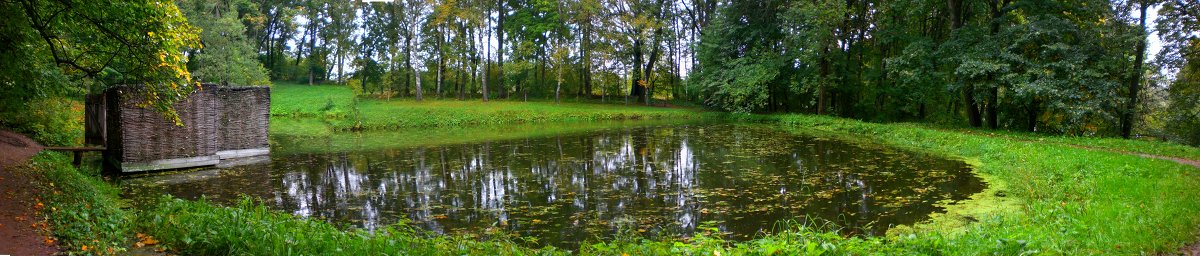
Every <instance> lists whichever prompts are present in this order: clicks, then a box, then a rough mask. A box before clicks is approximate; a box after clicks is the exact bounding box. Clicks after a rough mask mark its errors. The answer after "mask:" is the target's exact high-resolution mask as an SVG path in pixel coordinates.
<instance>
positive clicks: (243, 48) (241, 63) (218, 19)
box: [177, 0, 271, 86]
mask: <svg viewBox="0 0 1200 256" xmlns="http://www.w3.org/2000/svg"><path fill="white" fill-rule="evenodd" d="M177 4H178V5H179V6H180V8H181V9H182V10H183V14H184V16H186V17H187V18H188V22H189V23H191V24H192V25H193V26H196V27H198V28H200V29H201V32H200V43H202V44H203V45H204V47H203V48H201V49H194V50H193V51H194V52H196V54H194V55H192V56H193V59H191V61H190V62H189V63H188V69H189V70H191V71H192V73H194V76H195V77H196V79H197V80H200V81H203V82H211V83H217V84H221V85H243V86H259V85H270V84H271V82H270V80H269V79H268V78H267V70H266V68H263V65H262V63H259V62H258V60H257V59H256V58H255V57H256V56H257V55H258V54H257V53H256V52H255V50H254V48H251V45H250V42H249V40H248V39H247V38H246V36H245V32H246V28H245V26H243V25H242V22H241V21H240V20H239V19H238V12H237V10H235V9H234V8H236V7H238V6H249V5H253V3H251V2H250V1H247V0H184V1H179V2H178V3H177Z"/></svg>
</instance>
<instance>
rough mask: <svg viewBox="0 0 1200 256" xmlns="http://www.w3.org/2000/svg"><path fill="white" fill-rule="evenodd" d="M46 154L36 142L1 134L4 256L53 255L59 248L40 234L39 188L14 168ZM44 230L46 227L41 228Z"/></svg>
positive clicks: (0, 235) (0, 229) (0, 240)
mask: <svg viewBox="0 0 1200 256" xmlns="http://www.w3.org/2000/svg"><path fill="white" fill-rule="evenodd" d="M39 151H42V146H41V145H38V144H37V142H34V141H33V140H31V139H29V138H27V137H25V136H23V135H20V134H17V133H13V132H9V131H4V130H0V254H5V255H51V254H54V253H57V252H58V251H59V250H58V247H56V246H55V245H54V242H53V240H51V239H50V238H47V237H46V236H43V235H41V234H40V233H39V232H38V227H39V225H41V224H39V223H40V222H39V221H38V219H37V218H38V216H37V210H36V209H35V207H38V206H37V201H38V199H37V198H38V188H37V186H35V185H33V183H32V182H31V178H30V177H28V176H27V175H22V174H19V173H14V172H13V167H15V166H20V165H21V164H24V163H25V161H27V160H29V158H30V157H33V155H34V154H37V153H38V152H39ZM41 227H43V228H44V226H41Z"/></svg>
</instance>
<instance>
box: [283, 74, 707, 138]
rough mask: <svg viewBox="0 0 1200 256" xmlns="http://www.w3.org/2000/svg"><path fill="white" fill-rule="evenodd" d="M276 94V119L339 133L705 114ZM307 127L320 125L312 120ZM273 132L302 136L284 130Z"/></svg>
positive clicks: (332, 92)
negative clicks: (304, 121) (294, 120)
mask: <svg viewBox="0 0 1200 256" xmlns="http://www.w3.org/2000/svg"><path fill="white" fill-rule="evenodd" d="M271 90H272V91H271V115H272V116H273V117H277V118H275V119H278V118H279V117H287V118H317V119H321V120H323V121H324V122H325V123H327V124H328V125H329V126H330V128H332V129H333V130H336V131H347V130H356V131H357V130H395V129H402V128H423V127H463V126H478V125H502V124H523V123H545V122H578V121H605V120H649V119H672V120H679V119H695V118H699V117H700V116H701V112H700V111H698V110H695V109H687V108H665V107H647V106H640V105H623V104H602V103H580V102H553V101H528V102H525V101H511V100H493V101H489V102H482V101H479V100H466V101H460V100H425V101H415V100H412V99H402V100H401V99H396V100H384V99H356V98H355V97H354V94H353V92H352V91H351V90H350V88H347V87H343V86H333V85H317V86H309V85H296V84H278V85H276V86H274V87H272V88H271ZM285 122H286V121H285ZM293 124H295V123H292V124H289V127H294V126H290V125H293ZM308 125H310V126H311V125H316V123H312V122H309V123H308ZM297 128H301V129H302V130H303V131H304V132H319V131H315V130H314V129H316V128H313V127H297ZM273 131H277V132H281V133H290V134H297V132H288V131H283V130H282V129H273Z"/></svg>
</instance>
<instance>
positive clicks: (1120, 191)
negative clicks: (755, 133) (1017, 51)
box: [778, 115, 1200, 254]
mask: <svg viewBox="0 0 1200 256" xmlns="http://www.w3.org/2000/svg"><path fill="white" fill-rule="evenodd" d="M778 119H779V120H780V122H781V123H782V124H783V125H785V126H794V127H804V128H806V129H815V130H823V131H830V132H841V133H848V134H852V135H857V136H865V137H870V138H875V139H878V140H880V141H882V142H884V143H886V144H891V145H895V146H900V147H908V148H917V149H923V150H931V151H935V152H943V153H947V154H951V155H956V156H961V157H964V158H967V159H971V160H972V162H977V163H979V164H978V166H977V169H976V171H977V172H979V173H981V174H983V175H986V176H991V177H993V179H994V180H995V181H996V182H999V183H1002V184H1003V186H1004V187H1006V188H1005V190H1004V191H1003V192H1004V194H1006V197H1007V198H1011V199H1009V200H1011V201H1010V202H1011V203H1012V204H1013V207H1003V208H996V209H993V210H990V211H975V213H973V214H974V216H972V218H974V219H978V220H980V221H979V222H976V223H971V224H969V225H960V224H958V223H962V221H960V220H956V219H955V218H958V217H957V216H958V215H960V213H962V212H970V211H971V210H973V209H974V208H977V207H987V205H981V204H979V203H978V202H973V201H968V202H966V205H967V206H966V207H956V208H952V210H951V212H950V214H946V215H943V216H941V217H938V218H934V219H933V220H932V221H931V222H929V223H926V224H924V225H919V226H918V227H917V228H915V229H912V234H913V235H914V236H915V237H916V239H914V240H913V242H911V243H915V244H918V245H924V246H921V247H926V246H928V247H929V248H924V249H922V248H921V247H917V248H916V249H920V250H918V251H924V250H927V249H935V250H938V251H949V252H954V253H955V254H983V253H989V252H993V251H1007V252H1015V251H1028V252H1042V253H1052V254H1141V253H1152V252H1172V251H1174V250H1176V249H1177V248H1179V247H1181V246H1183V245H1185V244H1188V243H1193V242H1196V240H1197V237H1196V231H1197V227H1200V215H1197V214H1195V212H1196V210H1197V209H1200V200H1195V198H1200V186H1196V185H1195V184H1200V170H1196V169H1195V168H1192V167H1189V166H1183V165H1179V164H1175V163H1172V162H1169V161H1163V160H1155V159H1146V158H1141V157H1137V156H1130V155H1124V154H1118V153H1111V152H1103V151H1092V150H1084V149H1079V148H1075V147H1071V146H1067V145H1061V144H1058V143H1044V142H1037V141H1036V140H1035V141H1029V140H1026V139H1019V140H1018V139H1013V138H1008V137H995V136H986V135H982V134H978V133H963V132H948V131H939V130H934V129H929V128H924V127H921V126H919V125H910V124H892V125H883V124H869V123H862V122H858V121H852V120H846V119H838V118H830V117H815V116H799V115H791V116H780V117H778ZM1185 151H1191V153H1195V151H1196V149H1194V148H1191V149H1186V150H1185ZM947 225H948V226H951V227H950V228H947V227H945V226H947ZM896 235H897V236H904V234H896ZM997 241H1009V242H1007V243H1005V242H997Z"/></svg>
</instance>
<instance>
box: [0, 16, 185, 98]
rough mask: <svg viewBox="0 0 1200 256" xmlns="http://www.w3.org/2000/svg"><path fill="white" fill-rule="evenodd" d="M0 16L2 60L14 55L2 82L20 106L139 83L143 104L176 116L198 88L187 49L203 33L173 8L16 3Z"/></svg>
mask: <svg viewBox="0 0 1200 256" xmlns="http://www.w3.org/2000/svg"><path fill="white" fill-rule="evenodd" d="M0 14H3V15H4V18H3V19H4V23H5V24H6V25H5V26H4V27H5V29H4V30H5V31H4V32H6V33H4V35H3V39H0V42H4V44H7V46H6V47H4V50H3V53H0V54H2V55H4V56H6V57H12V58H6V64H5V65H3V66H0V84H3V92H4V93H6V95H8V94H7V92H14V94H13V95H17V97H16V98H18V99H19V100H32V99H34V98H47V97H52V96H74V95H63V93H65V92H72V94H75V95H77V94H79V93H82V92H86V91H92V90H98V89H102V88H103V87H105V86H108V85H115V84H140V85H142V86H144V87H145V88H146V89H147V92H148V93H147V95H146V96H145V97H143V99H144V100H145V101H144V102H142V103H143V104H144V105H146V106H152V107H154V108H155V109H157V110H159V111H161V112H164V113H166V114H167V115H168V116H172V115H173V113H174V112H173V111H172V110H171V108H170V106H171V104H172V103H174V102H176V101H179V100H182V99H183V97H184V96H185V95H187V94H188V92H190V91H192V90H194V89H195V88H196V86H194V84H193V83H192V82H191V73H190V72H188V70H187V69H186V68H185V67H184V63H186V61H187V56H186V55H184V53H183V50H184V49H187V48H197V47H199V45H198V37H197V34H196V33H197V31H196V29H195V28H193V27H192V26H190V25H189V24H187V21H186V20H185V19H184V17H183V15H182V14H180V12H179V9H178V8H177V7H176V6H175V5H174V4H172V3H170V2H158V1H122V2H118V3H107V2H96V1H17V2H14V3H11V4H5V5H2V6H0ZM10 64H11V65H10ZM6 99H7V97H6ZM9 105H11V104H9ZM21 110H23V109H19V108H18V109H12V110H11V111H21ZM5 111H9V110H8V109H6V110H5Z"/></svg>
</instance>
